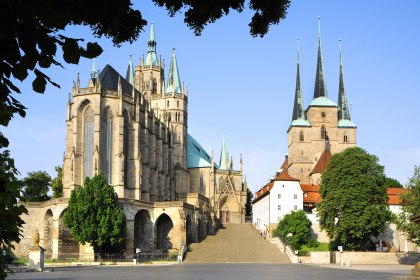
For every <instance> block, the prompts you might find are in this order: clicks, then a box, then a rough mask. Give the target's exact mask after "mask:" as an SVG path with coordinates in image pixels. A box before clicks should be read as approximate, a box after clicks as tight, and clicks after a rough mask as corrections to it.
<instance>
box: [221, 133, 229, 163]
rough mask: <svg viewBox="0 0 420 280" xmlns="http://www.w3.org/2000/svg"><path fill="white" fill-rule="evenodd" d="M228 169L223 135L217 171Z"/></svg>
mask: <svg viewBox="0 0 420 280" xmlns="http://www.w3.org/2000/svg"><path fill="white" fill-rule="evenodd" d="M228 168H229V154H228V152H227V149H226V142H225V135H224V134H223V142H222V151H221V153H220V164H219V169H221V170H228Z"/></svg>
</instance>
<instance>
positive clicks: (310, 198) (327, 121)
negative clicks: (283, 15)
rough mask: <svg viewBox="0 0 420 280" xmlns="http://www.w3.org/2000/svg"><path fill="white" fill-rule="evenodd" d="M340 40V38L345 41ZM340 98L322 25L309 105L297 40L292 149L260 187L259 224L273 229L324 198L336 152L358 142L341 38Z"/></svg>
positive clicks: (290, 135) (257, 198)
mask: <svg viewBox="0 0 420 280" xmlns="http://www.w3.org/2000/svg"><path fill="white" fill-rule="evenodd" d="M340 43H341V42H340ZM339 65H340V66H339V87H338V98H337V101H338V102H337V103H336V102H334V101H333V100H331V99H330V98H329V96H328V92H327V85H326V83H325V77H324V70H323V61H322V47H321V32H320V27H318V59H317V66H316V76H315V85H314V94H313V98H312V101H311V102H310V104H309V106H308V107H307V108H305V105H304V100H303V92H302V86H301V78H300V51H299V45H298V53H297V70H296V87H295V98H294V103H293V113H292V118H291V122H290V126H289V128H288V130H287V138H288V147H287V148H288V153H287V155H286V157H285V159H284V161H283V163H282V165H281V167H280V168H279V169H278V170H277V172H276V175H275V176H273V178H271V179H270V180H269V181H268V183H267V184H266V185H264V186H263V187H261V188H260V189H259V190H258V191H257V192H256V193H255V196H254V199H253V202H252V203H253V222H254V224H255V225H256V227H257V228H260V229H265V227H269V228H270V229H272V228H273V227H275V226H276V225H277V223H278V221H279V220H280V219H281V218H282V217H283V216H284V215H285V214H288V213H290V212H291V211H295V210H300V209H302V210H305V211H306V212H307V213H312V209H313V208H314V207H315V206H316V203H317V202H318V200H319V192H318V191H319V183H320V179H321V174H322V173H323V172H324V171H325V169H326V166H327V165H328V163H329V160H330V158H331V156H332V155H333V154H335V153H339V152H341V151H343V150H345V149H346V148H349V147H354V146H356V129H357V127H356V125H355V124H354V123H353V121H352V119H351V112H350V108H349V103H348V100H347V95H346V90H345V87H344V74H343V63H342V53H341V44H340V58H339Z"/></svg>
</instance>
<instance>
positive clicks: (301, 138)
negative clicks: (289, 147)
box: [299, 131, 305, 142]
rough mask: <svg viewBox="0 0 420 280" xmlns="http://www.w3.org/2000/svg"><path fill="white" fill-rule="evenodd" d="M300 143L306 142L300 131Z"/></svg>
mask: <svg viewBox="0 0 420 280" xmlns="http://www.w3.org/2000/svg"><path fill="white" fill-rule="evenodd" d="M299 141H300V142H303V141H305V135H303V131H300V132H299Z"/></svg>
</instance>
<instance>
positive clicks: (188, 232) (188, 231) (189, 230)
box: [185, 215, 193, 244]
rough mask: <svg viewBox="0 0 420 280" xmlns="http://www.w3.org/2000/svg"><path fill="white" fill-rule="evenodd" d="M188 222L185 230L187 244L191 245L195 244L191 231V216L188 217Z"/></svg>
mask: <svg viewBox="0 0 420 280" xmlns="http://www.w3.org/2000/svg"><path fill="white" fill-rule="evenodd" d="M186 220H187V221H186V225H185V230H186V232H187V244H191V243H192V242H193V236H192V229H191V216H190V215H187V218H186Z"/></svg>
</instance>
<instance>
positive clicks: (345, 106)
mask: <svg viewBox="0 0 420 280" xmlns="http://www.w3.org/2000/svg"><path fill="white" fill-rule="evenodd" d="M339 43H340V81H339V85H338V105H337V106H338V127H356V125H355V124H354V123H353V122H352V120H351V113H350V110H349V103H348V101H347V94H346V88H345V87H344V74H343V57H342V52H341V39H340V40H339Z"/></svg>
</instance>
